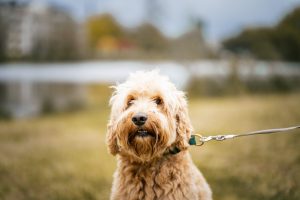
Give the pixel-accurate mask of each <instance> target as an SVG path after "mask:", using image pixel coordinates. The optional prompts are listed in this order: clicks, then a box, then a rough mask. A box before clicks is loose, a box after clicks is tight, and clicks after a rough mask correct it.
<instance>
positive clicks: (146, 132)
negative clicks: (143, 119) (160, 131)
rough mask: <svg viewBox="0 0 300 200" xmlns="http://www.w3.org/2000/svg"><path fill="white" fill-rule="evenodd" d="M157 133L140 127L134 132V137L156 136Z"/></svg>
mask: <svg viewBox="0 0 300 200" xmlns="http://www.w3.org/2000/svg"><path fill="white" fill-rule="evenodd" d="M155 135H156V134H155V133H154V132H152V131H149V130H146V129H139V130H137V131H136V132H135V133H133V136H134V137H142V138H144V137H155Z"/></svg>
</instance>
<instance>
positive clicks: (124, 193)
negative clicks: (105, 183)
mask: <svg viewBox="0 0 300 200" xmlns="http://www.w3.org/2000/svg"><path fill="white" fill-rule="evenodd" d="M179 163H182V164H179ZM195 176H196V180H197V176H199V174H197V172H195V171H194V166H193V164H192V162H191V161H190V159H189V155H188V154H186V153H185V152H181V153H179V154H177V155H169V156H167V157H165V158H162V159H161V160H158V161H156V162H152V163H149V164H138V163H130V162H129V161H128V160H126V159H122V158H119V163H118V169H117V171H116V173H115V175H114V178H115V180H114V184H113V194H114V196H112V197H111V199H130V200H138V199H145V200H148V199H149V200H150V199H151V200H154V199H157V200H159V199H199V198H200V190H201V188H199V187H200V185H197V181H195Z"/></svg>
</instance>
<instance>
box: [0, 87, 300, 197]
mask: <svg viewBox="0 0 300 200" xmlns="http://www.w3.org/2000/svg"><path fill="white" fill-rule="evenodd" d="M102 94H104V96H105V97H103V96H102V97H101V96H99V97H98V98H101V99H102V100H101V101H98V102H100V103H96V104H95V103H92V105H91V106H90V107H88V108H86V109H85V110H82V111H77V112H71V113H60V114H51V115H47V116H43V117H40V118H35V119H26V120H15V121H0V199H5V200H14V199H17V200H25V199H30V200H35V199H47V200H51V199H62V200H65V199H66V200H68V199H70V200H71V199H72V200H76V199H91V200H92V199H99V200H101V199H108V197H109V193H110V187H111V181H112V174H113V171H114V169H115V166H116V161H115V158H114V157H112V156H110V155H109V154H108V153H107V150H106V147H105V143H104V136H105V131H106V122H107V120H108V115H109V108H108V107H107V105H106V102H107V97H108V95H107V92H105V91H104V92H103V93H102ZM189 106H190V116H191V119H192V122H193V125H194V127H195V130H196V131H197V133H202V134H203V135H209V134H218V133H230V132H232V131H233V132H244V131H252V130H258V129H264V128H275V127H285V126H290V125H295V124H299V123H300V94H288V95H266V96H241V97H226V98H203V99H192V100H190V104H189ZM294 132H295V134H275V135H272V136H270V135H269V136H257V137H249V138H240V139H235V140H232V141H224V142H219V143H218V142H210V143H207V144H205V145H204V146H202V147H191V148H190V152H191V153H192V156H193V160H194V161H195V163H196V165H197V166H198V167H199V168H200V169H201V171H202V172H203V174H204V175H205V177H206V178H207V180H208V182H209V183H210V185H211V187H212V190H213V192H214V198H215V199H218V200H219V199H221V200H229V199H230V200H235V199H249V200H250V199H274V200H277V199H278V200H279V199H280V200H282V199H289V200H293V199H300V151H299V146H300V139H299V137H300V135H299V134H296V132H297V131H294ZM298 133H299V131H298Z"/></svg>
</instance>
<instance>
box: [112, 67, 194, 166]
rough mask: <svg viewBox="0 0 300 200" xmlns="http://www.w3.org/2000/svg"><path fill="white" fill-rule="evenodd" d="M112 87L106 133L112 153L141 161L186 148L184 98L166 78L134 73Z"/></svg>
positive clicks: (187, 133) (152, 73)
mask: <svg viewBox="0 0 300 200" xmlns="http://www.w3.org/2000/svg"><path fill="white" fill-rule="evenodd" d="M113 88H114V89H115V91H114V93H113V95H112V97H111V99H110V104H111V116H110V120H109V123H108V132H107V144H108V148H109V151H110V153H111V154H113V155H115V154H118V153H120V154H123V155H128V156H131V157H132V158H133V159H135V160H139V161H142V162H144V161H149V160H151V159H153V158H155V157H159V156H161V155H163V154H164V152H166V151H167V150H168V149H171V148H177V149H179V150H184V149H186V148H187V147H188V139H189V137H190V134H191V131H192V126H191V123H190V120H189V117H188V112H187V103H186V98H185V95H184V93H183V92H182V91H178V90H177V89H176V87H175V86H174V85H173V84H172V83H171V82H170V81H169V80H168V78H167V77H165V76H161V75H159V73H158V72H157V71H150V72H136V73H134V74H131V75H130V77H129V78H128V79H127V81H125V82H124V83H122V84H119V85H117V86H115V87H113Z"/></svg>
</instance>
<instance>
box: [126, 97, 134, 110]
mask: <svg viewBox="0 0 300 200" xmlns="http://www.w3.org/2000/svg"><path fill="white" fill-rule="evenodd" d="M133 102H134V98H130V99H129V100H128V101H127V108H128V107H129V106H131V105H132V104H133Z"/></svg>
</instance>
